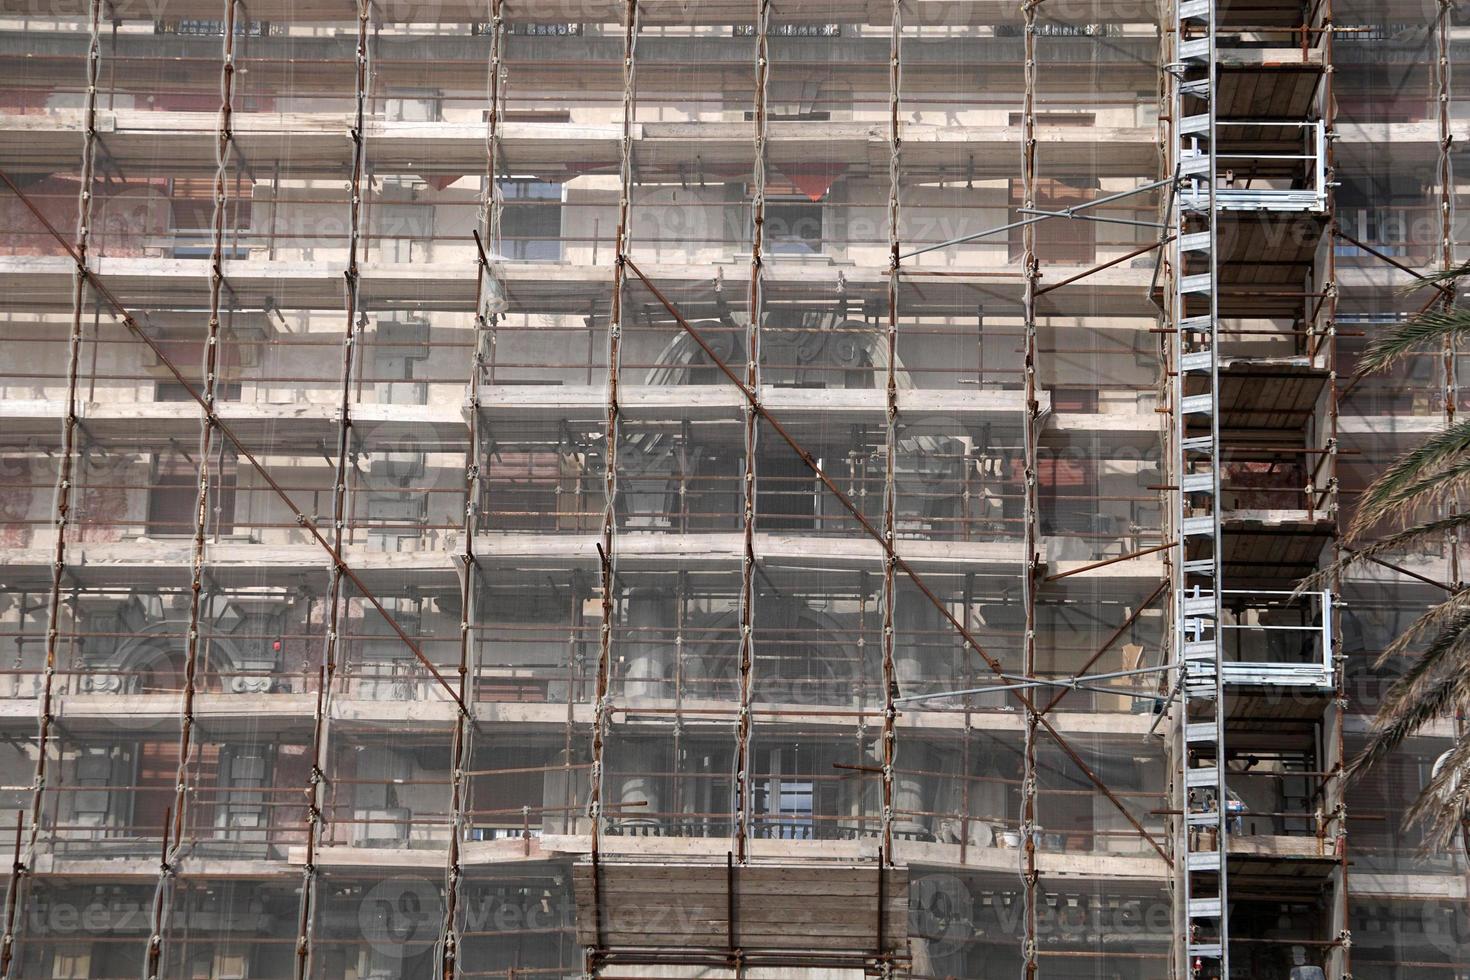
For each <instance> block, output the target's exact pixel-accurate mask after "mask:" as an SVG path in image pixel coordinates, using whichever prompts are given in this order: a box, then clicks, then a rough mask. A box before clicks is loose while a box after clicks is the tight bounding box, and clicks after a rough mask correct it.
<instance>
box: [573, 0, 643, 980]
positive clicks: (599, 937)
mask: <svg viewBox="0 0 1470 980" xmlns="http://www.w3.org/2000/svg"><path fill="white" fill-rule="evenodd" d="M638 20H639V9H638V0H626V3H625V6H624V8H623V128H622V138H621V141H620V143H619V163H618V226H617V233H616V237H615V240H614V244H613V253H614V254H613V282H612V315H611V317H610V318H609V321H608V327H607V413H606V439H607V443H606V449H605V452H604V454H603V466H604V470H603V474H602V486H603V510H602V536H601V537H602V541H601V544H600V545H599V546H598V552H599V554H598V557H599V570H600V573H601V589H602V622H601V623H600V624H599V629H598V644H597V681H596V687H595V690H594V694H593V697H594V701H593V705H592V773H591V776H590V783H591V787H590V791H589V794H588V804H587V816H588V819H589V821H590V823H591V828H590V830H589V833H590V835H591V841H590V848H591V859H592V906H593V907H592V915H593V918H594V919H595V921H594V923H593V930H592V931H593V936H594V945H593V946H592V947H591V948H589V949H588V950H587V955H586V972H587V974H588V975H589V976H593V977H595V976H597V974H598V970H599V969H600V955H601V953H602V948H603V935H604V922H603V914H602V830H603V815H604V806H603V783H604V771H605V759H604V750H605V748H606V745H605V743H606V734H607V726H608V722H609V718H610V715H609V711H608V708H609V705H608V690H609V687H610V684H611V679H612V677H611V675H612V653H613V651H612V644H613V636H612V620H613V613H614V610H615V608H616V603H615V601H614V590H615V589H616V588H617V584H616V574H615V573H616V564H615V562H616V559H617V506H618V441H619V439H620V438H621V434H622V421H621V418H620V410H619V406H618V373H619V365H620V362H621V359H622V331H623V325H624V319H625V315H626V307H625V303H626V300H627V295H626V293H627V288H628V235H629V230H630V229H629V222H628V216H629V208H630V203H631V202H630V198H631V197H632V194H633V126H634V118H635V114H636V110H637V101H636V100H637V82H638V77H637V71H636V57H637V48H638Z"/></svg>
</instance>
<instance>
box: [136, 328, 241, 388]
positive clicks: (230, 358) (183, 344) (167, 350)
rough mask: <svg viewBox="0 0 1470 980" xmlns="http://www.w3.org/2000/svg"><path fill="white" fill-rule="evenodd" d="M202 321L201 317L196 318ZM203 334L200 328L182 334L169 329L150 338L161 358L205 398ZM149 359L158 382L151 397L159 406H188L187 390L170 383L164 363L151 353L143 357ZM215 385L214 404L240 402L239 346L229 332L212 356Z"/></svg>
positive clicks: (223, 335)
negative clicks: (162, 403) (217, 402)
mask: <svg viewBox="0 0 1470 980" xmlns="http://www.w3.org/2000/svg"><path fill="white" fill-rule="evenodd" d="M199 315H200V316H201V317H204V314H203V313H201V314H199ZM204 340H205V335H204V330H203V328H202V327H201V328H198V329H192V330H183V329H177V328H170V329H167V330H161V331H157V332H155V333H154V334H153V342H154V343H155V344H157V345H158V349H159V350H160V351H161V352H162V353H163V356H164V357H166V358H168V361H169V363H170V364H172V365H173V366H174V367H176V368H178V370H179V373H180V374H182V375H183V376H184V378H185V379H186V380H187V381H188V382H189V384H190V385H192V386H193V387H194V389H195V390H196V391H198V392H199V394H200V395H203V394H204ZM145 356H146V357H148V358H149V359H150V362H151V363H150V366H151V367H153V368H156V370H155V371H153V372H151V373H152V374H153V375H154V376H155V377H157V378H158V379H159V380H158V381H157V382H156V383H155V385H154V389H153V397H154V400H156V401H161V402H191V401H193V400H194V396H193V395H191V394H189V391H188V389H186V388H185V387H184V386H183V385H181V384H179V383H178V382H177V381H175V380H173V374H172V372H170V371H169V370H168V368H167V367H165V366H164V364H163V361H162V360H160V359H158V358H156V357H154V356H153V352H152V351H148V352H146V354H145ZM215 375H216V379H215V385H214V397H215V399H216V400H217V401H226V402H230V401H239V400H240V395H241V387H240V383H239V381H238V380H237V379H238V378H239V376H240V345H239V344H238V343H235V342H234V339H233V338H232V337H231V336H230V334H229V333H228V331H221V333H220V336H219V346H218V353H217V354H216V356H215Z"/></svg>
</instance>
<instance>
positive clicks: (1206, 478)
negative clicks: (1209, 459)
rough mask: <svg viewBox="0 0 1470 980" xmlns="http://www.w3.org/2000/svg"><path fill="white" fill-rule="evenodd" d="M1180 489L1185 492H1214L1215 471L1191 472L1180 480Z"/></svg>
mask: <svg viewBox="0 0 1470 980" xmlns="http://www.w3.org/2000/svg"><path fill="white" fill-rule="evenodd" d="M1179 489H1180V490H1181V491H1182V492H1184V493H1214V492H1215V474H1214V473H1191V474H1189V475H1188V476H1186V477H1185V478H1184V479H1182V480H1180V481H1179Z"/></svg>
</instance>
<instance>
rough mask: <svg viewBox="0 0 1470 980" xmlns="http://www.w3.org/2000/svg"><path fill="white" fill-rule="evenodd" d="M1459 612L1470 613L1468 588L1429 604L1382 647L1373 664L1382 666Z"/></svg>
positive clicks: (1446, 622)
mask: <svg viewBox="0 0 1470 980" xmlns="http://www.w3.org/2000/svg"><path fill="white" fill-rule="evenodd" d="M1461 613H1470V589H1467V590H1466V591H1464V592H1456V593H1455V594H1454V595H1452V596H1450V597H1449V598H1448V599H1446V600H1444V601H1443V602H1441V603H1438V604H1436V605H1434V606H1431V607H1430V608H1429V609H1428V610H1427V611H1426V612H1425V613H1424V615H1422V616H1420V617H1419V618H1418V619H1416V620H1414V622H1412V623H1410V624H1409V626H1408V628H1407V629H1405V630H1404V631H1403V632H1402V633H1400V634H1399V635H1398V636H1397V637H1395V638H1394V640H1393V642H1392V643H1390V644H1389V645H1388V646H1386V647H1384V648H1383V652H1382V653H1380V654H1379V655H1378V659H1377V660H1375V661H1373V666H1374V667H1375V668H1381V667H1383V665H1384V664H1386V663H1388V662H1389V661H1390V660H1392V659H1394V658H1395V657H1397V656H1399V655H1400V654H1402V653H1403V652H1404V651H1405V650H1407V649H1408V648H1409V645H1410V644H1412V643H1413V642H1414V641H1415V640H1417V639H1419V637H1421V636H1423V635H1424V634H1425V633H1427V632H1429V631H1430V630H1431V629H1443V628H1444V627H1445V626H1446V624H1448V623H1450V622H1451V621H1452V620H1453V619H1454V618H1455V617H1456V616H1458V615H1460V614H1461Z"/></svg>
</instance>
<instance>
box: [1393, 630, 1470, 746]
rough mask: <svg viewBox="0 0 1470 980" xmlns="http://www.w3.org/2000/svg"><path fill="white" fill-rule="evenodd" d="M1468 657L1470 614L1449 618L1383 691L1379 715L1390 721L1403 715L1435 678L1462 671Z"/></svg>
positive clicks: (1469, 649) (1469, 656) (1469, 648)
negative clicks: (1402, 672) (1405, 668)
mask: <svg viewBox="0 0 1470 980" xmlns="http://www.w3.org/2000/svg"><path fill="white" fill-rule="evenodd" d="M1467 658H1470V613H1466V614H1462V615H1460V616H1456V617H1455V618H1454V619H1453V620H1451V621H1450V623H1449V625H1447V626H1445V628H1444V629H1442V630H1440V631H1439V634H1438V635H1437V636H1435V638H1434V639H1433V640H1432V641H1431V642H1430V644H1429V646H1427V647H1426V648H1425V649H1424V652H1422V653H1420V654H1419V656H1417V657H1415V658H1414V662H1413V663H1412V664H1410V665H1409V669H1408V670H1406V671H1405V672H1404V674H1403V676H1402V677H1400V678H1399V679H1398V680H1396V681H1394V683H1393V685H1392V686H1391V687H1390V688H1389V689H1388V691H1387V692H1386V693H1385V694H1384V697H1383V704H1382V705H1380V706H1379V708H1378V718H1381V719H1383V720H1384V721H1385V722H1390V721H1392V720H1393V719H1394V718H1397V717H1398V716H1399V715H1402V714H1403V713H1404V712H1405V711H1406V710H1408V708H1409V706H1410V705H1412V704H1413V703H1414V702H1416V701H1417V700H1418V699H1419V697H1420V696H1421V695H1422V694H1423V693H1424V692H1425V690H1427V689H1428V688H1429V687H1431V686H1432V685H1433V683H1434V681H1435V680H1436V679H1437V678H1440V677H1444V676H1446V675H1447V674H1451V673H1455V674H1458V673H1463V672H1465V667H1466V664H1465V661H1466V660H1467Z"/></svg>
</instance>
